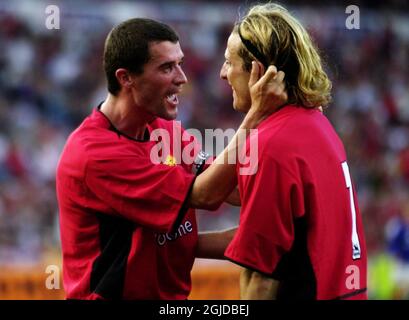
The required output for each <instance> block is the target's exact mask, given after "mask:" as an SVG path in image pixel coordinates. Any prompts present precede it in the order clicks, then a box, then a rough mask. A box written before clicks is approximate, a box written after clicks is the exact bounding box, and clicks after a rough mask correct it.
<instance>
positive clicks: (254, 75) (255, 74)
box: [249, 61, 260, 88]
mask: <svg viewBox="0 0 409 320" xmlns="http://www.w3.org/2000/svg"><path fill="white" fill-rule="evenodd" d="M259 67H260V66H259V65H258V64H257V63H256V62H255V61H252V62H251V73H250V79H249V87H250V88H251V87H252V86H253V85H254V84H255V83H256V82H257V81H258V79H260V70H259Z"/></svg>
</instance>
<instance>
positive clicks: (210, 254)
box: [196, 227, 237, 259]
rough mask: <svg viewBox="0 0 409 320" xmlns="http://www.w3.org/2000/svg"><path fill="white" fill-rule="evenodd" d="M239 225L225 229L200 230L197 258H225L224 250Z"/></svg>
mask: <svg viewBox="0 0 409 320" xmlns="http://www.w3.org/2000/svg"><path fill="white" fill-rule="evenodd" d="M236 230H237V227H234V228H231V229H227V230H223V231H211V232H200V233H199V240H198V244H197V248H196V258H204V259H225V257H224V251H225V250H226V248H227V246H228V245H229V243H230V241H231V240H232V239H233V237H234V234H235V232H236Z"/></svg>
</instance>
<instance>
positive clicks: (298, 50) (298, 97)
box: [233, 3, 332, 108]
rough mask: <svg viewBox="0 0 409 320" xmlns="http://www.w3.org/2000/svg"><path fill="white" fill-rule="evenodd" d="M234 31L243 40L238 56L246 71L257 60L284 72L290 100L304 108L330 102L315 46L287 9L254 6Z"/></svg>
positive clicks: (266, 5) (324, 104)
mask: <svg viewBox="0 0 409 320" xmlns="http://www.w3.org/2000/svg"><path fill="white" fill-rule="evenodd" d="M233 33H238V34H239V35H240V38H241V39H242V41H243V43H242V48H241V49H240V50H239V56H240V57H241V58H242V59H243V68H244V70H245V71H250V70H251V61H252V60H254V59H257V60H259V61H260V60H263V61H260V62H263V64H265V65H272V64H273V65H275V66H276V67H277V69H278V70H282V71H284V72H285V79H286V85H287V91H288V98H289V103H296V104H299V105H302V106H304V107H307V108H315V107H319V106H322V107H325V106H327V105H328V104H329V103H330V101H331V88H332V84H331V81H330V80H329V78H328V76H327V74H326V73H325V71H324V69H323V63H322V61H321V58H320V55H319V54H318V52H317V48H316V46H315V45H314V43H313V41H312V40H311V38H310V36H309V34H308V32H307V31H306V30H305V28H304V27H303V26H302V25H301V23H300V22H299V21H298V20H297V19H296V18H295V17H293V16H292V15H291V14H290V13H289V12H288V10H287V9H285V8H284V7H282V6H280V5H278V4H274V3H267V4H263V5H256V6H254V7H252V8H251V9H250V10H249V11H248V13H247V14H246V15H245V16H244V17H243V18H242V19H241V21H239V22H237V23H236V24H235V26H234V29H233ZM249 47H250V48H249ZM249 49H250V50H249ZM257 51H258V52H257Z"/></svg>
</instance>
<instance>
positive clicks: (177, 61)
mask: <svg viewBox="0 0 409 320" xmlns="http://www.w3.org/2000/svg"><path fill="white" fill-rule="evenodd" d="M184 59H185V57H184V56H183V57H182V58H180V59H179V60H169V61H165V62H163V63H161V64H160V65H159V68H161V67H167V66H172V65H174V64H178V63H181V62H183V61H184Z"/></svg>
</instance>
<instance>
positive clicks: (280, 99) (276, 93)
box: [188, 62, 287, 210]
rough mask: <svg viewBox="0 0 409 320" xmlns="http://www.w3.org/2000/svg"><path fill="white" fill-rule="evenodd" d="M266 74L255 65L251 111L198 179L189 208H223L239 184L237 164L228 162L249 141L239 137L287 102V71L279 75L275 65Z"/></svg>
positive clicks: (255, 63) (259, 66)
mask: <svg viewBox="0 0 409 320" xmlns="http://www.w3.org/2000/svg"><path fill="white" fill-rule="evenodd" d="M262 72H263V67H262V66H261V64H260V63H259V62H253V63H252V69H251V74H250V79H249V89H250V95H251V108H250V110H249V111H248V113H247V114H246V116H245V118H244V120H243V122H242V123H241V125H240V127H239V129H238V130H237V132H236V134H235V135H234V136H233V139H232V140H231V141H230V143H229V144H228V146H227V147H226V148H225V149H224V150H223V152H222V153H221V154H220V155H219V156H218V157H217V158H216V159H215V161H214V162H213V164H211V165H210V166H209V167H208V168H207V169H206V170H205V171H204V172H203V173H202V174H201V175H199V176H198V177H197V178H196V180H195V182H194V183H193V187H192V190H191V193H190V194H189V196H188V205H189V207H193V208H203V209H209V210H215V209H217V208H218V207H219V206H220V204H221V203H222V202H223V201H224V200H225V199H226V197H227V196H228V195H229V194H231V192H232V191H233V189H234V187H235V186H236V185H237V177H236V165H235V164H232V163H231V161H228V160H229V157H232V156H233V157H236V159H237V155H238V152H239V151H240V150H241V147H242V144H243V143H244V140H245V139H239V134H243V132H245V134H248V133H249V129H255V128H256V127H257V126H258V124H259V123H260V122H262V121H263V120H264V119H265V118H267V117H268V116H269V115H270V114H271V113H273V112H274V111H275V110H276V109H277V108H279V107H280V106H281V105H283V104H284V103H285V102H286V101H287V92H286V89H285V83H284V72H282V71H278V72H277V69H276V67H275V66H269V68H268V69H267V71H266V73H265V74H264V75H262ZM230 159H231V158H230Z"/></svg>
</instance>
